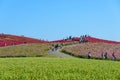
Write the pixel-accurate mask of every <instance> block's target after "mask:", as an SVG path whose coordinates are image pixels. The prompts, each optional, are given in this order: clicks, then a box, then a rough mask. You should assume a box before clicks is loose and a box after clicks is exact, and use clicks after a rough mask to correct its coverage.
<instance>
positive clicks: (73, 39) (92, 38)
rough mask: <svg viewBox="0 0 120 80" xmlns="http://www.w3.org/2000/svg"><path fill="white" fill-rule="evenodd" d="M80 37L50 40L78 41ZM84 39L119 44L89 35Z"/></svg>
mask: <svg viewBox="0 0 120 80" xmlns="http://www.w3.org/2000/svg"><path fill="white" fill-rule="evenodd" d="M80 39H81V37H73V38H71V39H62V40H55V41H52V42H62V43H65V42H73V41H80ZM86 39H87V41H88V42H93V43H95V42H103V43H112V44H120V42H117V41H111V40H104V39H99V38H94V37H91V36H87V37H86Z"/></svg>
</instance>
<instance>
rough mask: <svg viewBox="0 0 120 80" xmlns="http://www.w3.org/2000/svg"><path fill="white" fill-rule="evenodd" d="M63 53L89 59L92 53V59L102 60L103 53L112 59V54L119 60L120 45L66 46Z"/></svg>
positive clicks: (91, 44) (90, 44)
mask: <svg viewBox="0 0 120 80" xmlns="http://www.w3.org/2000/svg"><path fill="white" fill-rule="evenodd" d="M62 51H63V52H65V53H68V54H71V55H74V56H78V57H87V55H88V52H91V55H92V58H102V56H101V54H102V53H106V52H107V53H108V58H112V53H113V52H114V53H115V56H116V57H117V58H120V44H109V43H83V44H77V45H72V46H66V47H65V48H64V49H63V50H62Z"/></svg>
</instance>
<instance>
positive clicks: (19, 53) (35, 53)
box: [0, 44, 51, 57]
mask: <svg viewBox="0 0 120 80" xmlns="http://www.w3.org/2000/svg"><path fill="white" fill-rule="evenodd" d="M49 49H50V44H23V45H16V46H8V47H1V48H0V57H50V56H51V55H49V54H48V50H49Z"/></svg>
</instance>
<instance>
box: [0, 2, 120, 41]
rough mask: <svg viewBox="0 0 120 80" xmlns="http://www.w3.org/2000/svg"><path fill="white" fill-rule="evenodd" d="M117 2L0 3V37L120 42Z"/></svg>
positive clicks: (119, 10) (118, 3)
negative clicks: (5, 35) (73, 38)
mask: <svg viewBox="0 0 120 80" xmlns="http://www.w3.org/2000/svg"><path fill="white" fill-rule="evenodd" d="M119 30H120V0H0V33H6V34H15V35H25V36H28V37H34V38H38V39H40V38H41V39H45V40H56V39H62V38H66V37H67V36H70V35H71V36H80V35H84V34H87V35H91V36H93V37H97V38H102V39H108V40H116V41H120V31H119Z"/></svg>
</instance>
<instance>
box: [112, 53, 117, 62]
mask: <svg viewBox="0 0 120 80" xmlns="http://www.w3.org/2000/svg"><path fill="white" fill-rule="evenodd" d="M112 60H113V61H115V60H116V57H115V53H114V52H113V53H112Z"/></svg>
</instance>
